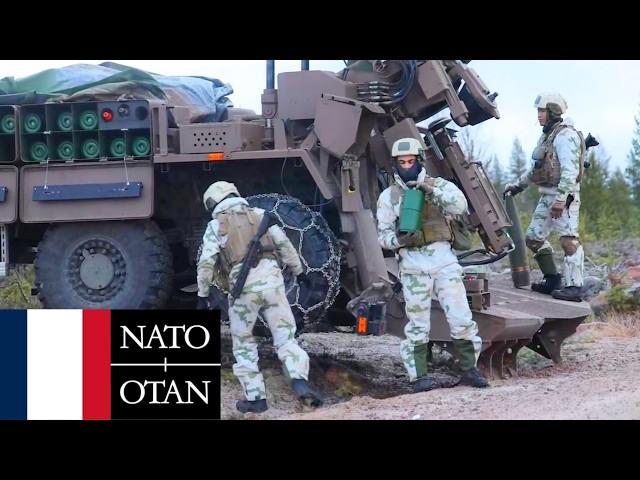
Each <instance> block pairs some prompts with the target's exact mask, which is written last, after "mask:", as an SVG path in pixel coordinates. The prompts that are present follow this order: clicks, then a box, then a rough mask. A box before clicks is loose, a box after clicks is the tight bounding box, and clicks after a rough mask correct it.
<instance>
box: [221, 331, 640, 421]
mask: <svg viewBox="0 0 640 480" xmlns="http://www.w3.org/2000/svg"><path fill="white" fill-rule="evenodd" d="M617 334H618V333H617V332H615V331H612V330H611V329H610V328H608V325H605V324H602V323H587V324H583V325H581V326H580V328H579V330H578V333H576V334H575V335H573V336H572V337H570V338H568V339H567V340H566V342H565V345H564V348H563V364H561V365H553V363H552V362H551V361H550V360H547V359H546V358H544V357H541V356H539V355H538V354H536V353H534V352H532V351H530V350H528V349H526V348H525V349H522V350H521V351H520V354H519V368H520V372H519V376H518V377H515V378H510V379H506V380H495V379H494V380H492V381H491V386H490V388H487V389H473V388H470V387H460V386H457V387H455V388H446V387H451V386H454V385H455V382H456V379H457V377H456V376H455V374H454V373H453V370H452V369H451V366H452V358H451V357H450V356H449V355H448V354H446V352H440V353H439V352H436V354H435V355H434V364H433V365H432V371H433V372H434V373H433V376H434V378H435V379H436V381H437V382H438V383H439V384H440V385H441V386H442V387H443V388H440V389H437V390H432V391H430V392H423V393H418V394H413V393H411V390H410V389H409V386H408V385H407V377H406V374H405V372H404V369H403V367H402V363H401V361H400V356H399V347H398V344H399V339H397V338H395V337H391V336H387V335H384V336H381V337H364V338H363V337H357V336H354V335H352V334H346V333H335V332H334V333H313V334H312V333H309V334H303V335H301V336H300V342H301V344H302V345H303V347H304V348H305V349H306V350H307V351H308V352H309V354H310V357H311V381H312V383H313V385H314V386H315V387H316V388H317V389H318V390H319V391H320V392H321V393H322V394H323V395H324V397H325V399H326V402H325V405H324V406H323V407H322V408H319V409H315V410H314V409H311V408H309V407H304V406H302V405H301V404H300V403H299V402H298V401H297V400H296V399H295V398H294V397H293V395H292V394H291V391H290V389H289V387H288V386H287V384H286V381H285V379H284V376H283V374H282V372H281V370H280V367H279V362H278V361H277V358H276V357H275V354H274V352H273V348H272V347H270V345H269V344H268V343H266V342H265V344H263V345H262V346H261V349H260V355H261V367H262V368H263V372H264V374H265V381H266V385H267V390H268V403H269V407H270V408H269V410H268V411H266V412H265V413H263V414H259V415H256V414H244V415H243V414H240V413H239V412H237V411H236V410H235V407H234V405H235V401H236V400H238V399H240V398H242V393H241V390H240V387H239V384H238V382H237V381H236V380H235V377H234V376H233V374H232V372H231V369H230V365H231V363H232V360H231V358H230V357H231V356H230V355H229V356H228V357H226V358H223V370H222V393H221V395H222V418H223V419H291V420H296V419H304V420H321V419H322V420H324V419H327V420H338V419H358V420H378V419H385V420H387V419H398V420H441V419H465V420H467V419H473V420H489V419H505V420H506V419H640V337H639V336H613V335H617ZM223 338H224V335H223ZM226 341H228V338H227V340H226ZM224 342H225V340H223V352H230V348H228V347H229V345H226V346H225V343H224Z"/></svg>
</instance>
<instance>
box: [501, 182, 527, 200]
mask: <svg viewBox="0 0 640 480" xmlns="http://www.w3.org/2000/svg"><path fill="white" fill-rule="evenodd" d="M523 191H524V188H523V187H522V186H520V185H517V184H515V183H507V185H506V187H505V189H504V192H502V198H507V195H511V196H512V197H515V196H516V195H518V194H519V193H521V192H523Z"/></svg>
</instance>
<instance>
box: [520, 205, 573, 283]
mask: <svg viewBox="0 0 640 480" xmlns="http://www.w3.org/2000/svg"><path fill="white" fill-rule="evenodd" d="M555 197H556V196H555V195H553V194H543V195H542V196H541V197H540V201H539V202H538V206H537V207H536V209H535V211H534V212H533V218H532V219H531V224H530V225H529V228H528V229H527V238H529V239H531V240H537V241H539V242H544V243H543V244H542V246H541V247H540V248H539V249H538V251H541V250H545V249H546V250H548V251H551V252H553V248H552V247H551V244H550V243H549V242H548V241H547V238H548V237H549V234H550V233H551V232H552V231H553V232H556V233H557V234H558V235H559V236H561V237H576V238H579V233H578V224H579V221H580V193H579V192H577V193H575V194H574V200H573V202H572V203H571V206H570V207H569V208H568V209H566V208H565V209H564V211H563V212H562V216H561V217H560V218H556V219H553V218H551V206H552V205H553V202H554V201H555ZM562 276H563V279H564V284H565V286H567V287H569V286H576V287H581V286H582V284H583V277H584V250H583V249H582V245H580V246H579V247H578V248H577V249H576V251H575V253H574V254H573V255H566V254H565V256H564V262H563V265H562Z"/></svg>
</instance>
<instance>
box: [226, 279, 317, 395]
mask: <svg viewBox="0 0 640 480" xmlns="http://www.w3.org/2000/svg"><path fill="white" fill-rule="evenodd" d="M258 314H261V315H262V318H264V319H265V320H266V321H267V324H268V325H269V329H270V330H271V335H272V336H273V345H274V347H275V348H276V352H277V354H278V358H279V359H280V361H281V362H282V364H283V367H284V371H285V375H286V376H288V377H289V378H291V379H294V378H303V379H305V380H308V374H309V356H308V355H307V353H306V352H305V351H304V350H302V348H300V346H299V345H298V342H297V341H296V339H295V333H296V322H295V318H294V317H293V313H292V312H291V307H290V306H289V302H288V300H287V297H286V295H285V293H284V283H280V285H279V286H277V287H276V288H270V289H266V290H261V291H256V292H247V291H246V290H245V292H243V293H242V295H241V296H240V297H239V298H238V299H237V300H236V301H235V303H234V304H233V306H232V307H231V308H230V309H229V320H230V323H231V336H232V341H233V355H234V357H235V359H236V363H235V364H234V365H233V373H234V374H235V375H236V377H238V380H239V381H240V384H241V385H242V389H243V390H244V394H245V397H246V399H247V400H261V399H263V398H267V396H266V389H265V385H264V378H263V376H262V374H261V373H260V370H259V368H258V344H257V343H256V340H255V338H254V336H253V334H252V331H253V327H254V325H255V323H256V320H257V317H258Z"/></svg>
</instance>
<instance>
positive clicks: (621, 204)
mask: <svg viewBox="0 0 640 480" xmlns="http://www.w3.org/2000/svg"><path fill="white" fill-rule="evenodd" d="M607 187H608V188H607V190H608V196H609V201H608V202H607V205H608V209H607V210H608V211H607V216H608V217H609V218H608V223H609V230H610V231H609V232H606V233H607V235H614V236H616V237H621V236H628V235H629V234H632V233H636V232H637V219H636V218H633V217H634V216H637V215H634V213H635V210H636V208H634V204H633V199H632V198H631V190H630V188H629V185H628V184H627V182H626V180H625V178H624V174H623V173H622V171H621V170H620V169H619V168H617V169H616V171H615V172H614V173H613V175H612V176H611V178H610V179H609V181H608V182H607Z"/></svg>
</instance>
